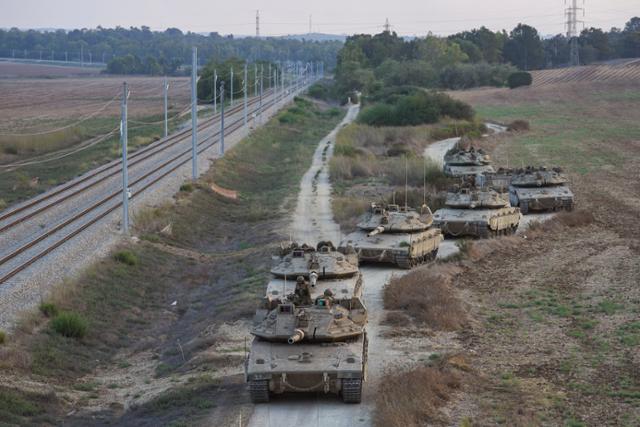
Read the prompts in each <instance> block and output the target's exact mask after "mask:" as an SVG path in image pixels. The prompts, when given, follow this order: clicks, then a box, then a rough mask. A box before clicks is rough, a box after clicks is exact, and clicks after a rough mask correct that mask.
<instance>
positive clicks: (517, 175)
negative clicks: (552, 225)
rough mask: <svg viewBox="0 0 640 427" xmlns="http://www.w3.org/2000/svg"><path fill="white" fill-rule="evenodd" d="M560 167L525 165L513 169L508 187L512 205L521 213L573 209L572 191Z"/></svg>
mask: <svg viewBox="0 0 640 427" xmlns="http://www.w3.org/2000/svg"><path fill="white" fill-rule="evenodd" d="M568 181H569V180H568V179H567V177H566V176H565V175H564V174H563V172H562V169H560V168H552V169H547V168H544V167H540V168H534V167H527V168H525V169H519V170H516V171H514V173H513V175H512V177H511V185H510V187H509V198H510V200H511V204H512V205H513V206H518V207H520V210H521V211H522V213H523V214H527V213H529V212H530V211H536V212H541V211H558V210H567V211H570V210H572V209H573V193H572V192H571V190H570V189H569V187H568V186H567V182H568Z"/></svg>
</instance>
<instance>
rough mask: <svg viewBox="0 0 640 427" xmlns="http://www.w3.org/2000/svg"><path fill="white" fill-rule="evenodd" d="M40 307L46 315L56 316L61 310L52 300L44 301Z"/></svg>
mask: <svg viewBox="0 0 640 427" xmlns="http://www.w3.org/2000/svg"><path fill="white" fill-rule="evenodd" d="M38 309H39V310H40V312H41V313H42V314H44V315H45V317H55V316H57V315H58V312H59V310H58V307H57V306H56V305H55V304H54V303H52V302H43V303H41V304H40V306H39V307H38Z"/></svg>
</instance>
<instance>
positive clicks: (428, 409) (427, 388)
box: [374, 361, 461, 427]
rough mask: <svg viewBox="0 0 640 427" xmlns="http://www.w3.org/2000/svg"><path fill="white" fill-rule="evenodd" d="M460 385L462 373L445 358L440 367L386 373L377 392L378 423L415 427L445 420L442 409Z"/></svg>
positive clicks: (387, 426)
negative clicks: (452, 368) (455, 370)
mask: <svg viewBox="0 0 640 427" xmlns="http://www.w3.org/2000/svg"><path fill="white" fill-rule="evenodd" d="M460 387H461V378H460V375H459V374H457V373H456V372H454V371H452V370H451V368H450V367H449V366H448V364H447V363H446V361H444V362H443V363H440V364H438V366H419V367H416V368H413V369H410V370H406V371H404V372H399V373H398V372H395V371H392V372H387V373H386V374H385V375H384V377H383V378H382V380H381V381H380V386H379V388H378V393H377V395H376V408H375V413H374V421H375V425H376V426H385V427H395V426H398V427H413V426H424V425H429V424H434V423H438V424H439V423H446V422H447V419H446V416H445V415H444V414H443V413H442V412H440V410H439V408H441V407H442V406H444V405H445V404H446V403H447V402H448V401H449V400H450V399H451V395H452V394H453V393H454V392H455V391H456V390H458V389H459V388H460Z"/></svg>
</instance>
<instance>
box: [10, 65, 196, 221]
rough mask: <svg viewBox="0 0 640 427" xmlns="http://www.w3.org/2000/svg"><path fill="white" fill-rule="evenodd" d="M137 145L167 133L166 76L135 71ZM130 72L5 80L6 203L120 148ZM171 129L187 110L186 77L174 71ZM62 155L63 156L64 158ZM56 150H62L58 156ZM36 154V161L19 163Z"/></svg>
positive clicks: (132, 143) (132, 106)
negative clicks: (125, 87)
mask: <svg viewBox="0 0 640 427" xmlns="http://www.w3.org/2000/svg"><path fill="white" fill-rule="evenodd" d="M126 80H127V82H128V83H129V87H130V91H131V95H130V98H129V111H128V113H129V148H130V150H134V149H135V148H137V147H139V146H142V145H146V144H148V143H150V142H152V141H154V140H156V139H159V138H160V137H161V136H162V129H163V124H162V120H163V115H162V111H163V98H162V81H163V79H162V78H160V77H127V79H126ZM123 81H124V80H123V78H120V77H87V78H63V79H5V80H0V176H2V179H1V180H0V209H1V208H2V207H3V206H4V205H8V204H13V203H15V202H16V201H19V200H22V199H24V198H27V197H30V196H33V195H35V194H38V193H40V192H42V191H45V190H47V189H49V188H51V187H53V186H55V185H57V184H59V183H62V182H66V181H67V180H69V179H71V178H73V177H75V176H77V175H80V174H81V173H83V172H86V171H87V170H89V169H91V168H93V167H96V166H98V165H100V164H102V163H105V162H107V161H109V160H112V159H114V158H116V157H117V156H118V155H119V153H120V143H119V135H118V127H119V120H120V99H119V98H120V96H121V92H122V83H123ZM169 83H170V87H169V118H170V131H171V130H173V129H176V128H177V127H178V126H179V125H180V124H181V123H182V121H184V120H186V119H185V118H181V117H180V113H181V112H183V111H185V108H187V107H188V103H189V99H190V94H189V88H188V86H189V84H188V81H187V80H186V79H180V78H176V79H170V82H169ZM58 157H60V158H59V159H58ZM52 158H55V159H53V160H52ZM25 161H28V162H29V163H30V164H26V165H20V166H12V165H14V164H19V163H20V162H25Z"/></svg>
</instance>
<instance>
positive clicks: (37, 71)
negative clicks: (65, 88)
mask: <svg viewBox="0 0 640 427" xmlns="http://www.w3.org/2000/svg"><path fill="white" fill-rule="evenodd" d="M101 71H102V69H101V68H97V67H79V66H66V65H52V64H34V63H20V62H10V61H0V79H6V78H34V77H42V78H58V77H70V76H95V75H99V74H100V72H101Z"/></svg>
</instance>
